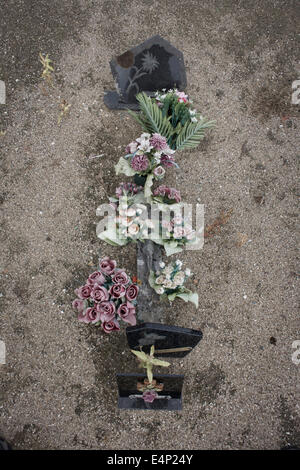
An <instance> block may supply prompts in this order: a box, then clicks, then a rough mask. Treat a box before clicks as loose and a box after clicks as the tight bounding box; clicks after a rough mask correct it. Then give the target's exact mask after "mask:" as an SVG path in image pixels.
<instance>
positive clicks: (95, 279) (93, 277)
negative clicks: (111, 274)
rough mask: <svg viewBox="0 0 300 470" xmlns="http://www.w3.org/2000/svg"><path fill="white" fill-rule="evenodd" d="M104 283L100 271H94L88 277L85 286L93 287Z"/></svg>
mask: <svg viewBox="0 0 300 470" xmlns="http://www.w3.org/2000/svg"><path fill="white" fill-rule="evenodd" d="M104 282H105V277H104V276H103V274H102V273H101V272H100V271H95V272H93V273H92V274H90V275H89V277H88V280H87V284H88V285H90V286H93V285H94V284H99V285H101V284H104Z"/></svg>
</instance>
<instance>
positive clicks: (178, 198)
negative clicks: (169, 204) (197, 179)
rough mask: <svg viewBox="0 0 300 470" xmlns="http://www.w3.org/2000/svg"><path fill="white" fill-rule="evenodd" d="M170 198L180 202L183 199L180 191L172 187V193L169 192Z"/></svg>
mask: <svg viewBox="0 0 300 470" xmlns="http://www.w3.org/2000/svg"><path fill="white" fill-rule="evenodd" d="M168 198H169V199H175V201H176V202H177V203H178V202H180V201H181V195H180V191H178V190H177V189H175V188H170V193H169V194H168Z"/></svg>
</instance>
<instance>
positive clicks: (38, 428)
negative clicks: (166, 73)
mask: <svg viewBox="0 0 300 470" xmlns="http://www.w3.org/2000/svg"><path fill="white" fill-rule="evenodd" d="M297 7H298V8H299V5H297V2H296V1H293V0H290V1H288V0H287V1H279V0H278V1H276V0H273V1H271V0H264V1H259V0H255V1H253V2H251V3H250V4H249V2H246V1H233V0H232V1H230V0H221V1H214V0H212V1H207V0H204V1H201V2H200V1H193V0H186V1H185V2H183V3H182V2H173V1H169V0H164V1H160V2H158V1H155V0H154V1H152V0H143V1H142V0H130V1H121V0H113V1H104V0H94V1H84V0H76V1H75V0H60V1H59V0H54V1H52V2H51V6H50V5H49V2H46V1H44V0H40V1H35V2H34V1H32V0H26V1H25V0H14V1H12V0H8V1H7V2H5V5H4V6H2V11H4V14H3V15H2V17H1V20H0V21H1V31H2V34H3V37H2V38H1V50H0V79H2V80H4V81H5V83H6V86H7V104H6V105H5V106H4V105H0V111H1V123H0V130H2V131H6V133H5V135H2V136H0V149H1V193H0V204H1V218H2V221H1V266H0V275H1V278H0V280H1V289H0V292H1V294H2V296H1V298H0V308H1V317H0V318H1V321H0V339H1V340H3V341H5V343H6V348H7V360H6V365H2V366H0V380H1V389H0V400H1V403H0V434H1V435H2V436H4V437H5V438H6V439H7V440H8V441H10V442H11V444H12V445H13V447H14V448H16V449H278V448H280V447H282V446H284V445H288V444H291V445H298V446H300V408H299V385H300V383H299V371H300V369H299V368H300V365H296V364H294V363H293V362H292V359H291V356H292V353H293V349H292V343H293V341H295V340H297V339H298V340H299V339H300V327H299V312H297V302H296V286H297V279H298V274H299V273H298V274H297V264H296V260H297V258H296V248H295V247H296V241H297V238H296V224H297V217H298V212H297V207H296V199H297V196H298V195H299V190H298V189H297V172H296V167H297V157H298V158H299V112H300V105H292V104H291V93H292V82H293V81H294V80H296V79H300V69H299V68H298V66H299V56H298V54H299V49H300V48H299V42H298V43H297V40H299V30H298V31H297V25H298V24H299V10H298V11H297ZM297 16H298V20H297ZM297 33H298V34H297ZM154 34H161V35H162V36H163V37H165V38H166V39H167V40H169V41H170V42H171V43H172V44H174V45H175V46H176V47H178V48H179V49H180V50H182V51H183V53H184V57H185V62H186V68H187V78H188V92H189V94H190V95H191V97H192V98H193V100H194V103H195V107H197V108H198V109H199V110H201V112H202V113H203V114H204V115H206V116H207V117H209V118H211V119H216V120H217V127H216V129H214V130H212V131H210V132H209V133H208V135H207V137H206V139H205V140H204V141H203V143H202V144H201V145H200V147H199V148H198V149H196V150H194V151H186V152H183V153H182V154H181V155H178V160H179V163H180V166H181V172H177V173H176V172H175V171H174V172H173V173H170V174H169V176H168V180H167V181H168V182H169V183H173V184H174V185H175V182H176V185H175V186H177V187H178V188H179V189H180V190H181V192H182V196H183V198H184V200H186V201H187V202H195V200H197V201H199V202H201V203H203V204H205V219H206V223H207V224H210V223H212V222H213V221H214V220H215V218H216V217H217V216H218V215H219V213H220V212H221V211H225V212H227V211H229V210H230V209H233V212H232V216H231V217H230V219H229V220H228V222H227V223H226V225H224V226H223V227H222V229H221V230H220V232H219V233H218V234H216V235H215V236H214V237H212V238H210V239H207V241H206V243H205V245H204V248H203V250H201V251H199V252H189V251H188V252H186V253H185V254H184V255H183V256H182V259H183V260H184V261H185V263H186V265H187V266H189V267H190V268H191V269H192V271H193V272H194V273H195V285H194V287H195V286H196V287H197V289H198V293H199V297H200V307H199V309H198V310H197V311H196V310H195V309H194V307H190V306H186V305H185V306H184V309H181V307H182V305H181V304H180V301H178V302H179V303H178V304H177V306H176V307H175V308H174V309H173V310H172V309H170V308H166V317H167V319H168V322H169V323H170V324H175V325H179V326H189V327H192V328H200V329H201V330H202V331H203V335H204V337H203V340H202V341H201V343H200V344H199V346H198V347H197V348H196V349H195V350H194V351H193V352H192V353H191V354H190V355H189V356H188V357H187V358H186V359H184V360H177V361H175V360H174V361H172V366H171V368H170V372H171V373H172V372H173V373H176V372H177V373H184V374H185V385H184V407H183V411H182V412H174V413H167V412H162V411H161V412H151V411H150V412H148V411H124V410H123V411H120V410H118V408H117V390H116V383H115V378H114V377H115V373H116V372H134V371H136V370H137V368H136V362H135V359H134V358H133V357H131V355H130V354H129V350H128V348H127V346H126V342H125V334H124V331H122V332H121V333H120V334H119V335H114V336H110V337H109V336H108V335H106V336H105V335H103V334H101V333H99V332H98V331H96V329H93V328H89V327H88V326H86V325H82V324H78V322H77V319H76V315H75V314H74V312H73V311H72V309H71V306H70V304H71V301H72V299H73V298H74V293H73V290H74V288H75V287H77V286H78V285H80V284H81V283H82V282H83V281H84V280H85V278H86V276H87V274H88V273H89V272H91V271H92V270H93V267H94V265H95V263H96V262H97V258H98V256H99V253H100V254H101V255H104V254H108V255H110V256H111V257H113V258H115V259H116V260H117V261H118V263H119V264H120V265H122V266H124V267H125V268H127V269H128V270H129V271H130V272H131V273H132V274H134V273H135V264H136V255H135V246H134V245H132V246H129V247H126V248H123V249H116V248H113V247H109V246H107V245H105V244H104V243H102V242H100V241H99V240H98V239H97V238H96V235H95V224H96V222H97V221H98V219H97V218H96V213H95V211H96V208H97V206H98V205H99V204H100V203H103V202H106V201H107V196H108V195H109V194H111V193H112V192H113V191H114V188H115V186H116V184H117V182H119V181H120V178H119V177H116V176H115V175H114V170H113V165H114V164H115V163H116V162H117V160H118V158H119V157H120V156H121V155H122V154H123V151H124V146H125V145H126V144H127V143H128V142H129V141H130V140H131V139H132V138H134V137H137V135H138V134H139V128H138V126H137V124H136V123H135V122H133V120H132V119H131V118H130V116H128V115H127V113H126V112H125V111H122V112H116V111H114V112H113V111H110V110H108V109H106V108H105V106H104V104H103V95H104V93H105V90H109V89H113V80H112V76H111V73H110V68H109V60H110V58H111V57H112V56H113V55H115V54H119V53H122V52H124V51H126V50H127V49H128V48H130V47H132V46H134V45H136V44H138V43H140V42H142V41H143V40H145V39H146V38H147V37H149V36H152V35H154ZM40 51H41V52H43V53H44V54H46V53H48V54H49V56H50V58H52V59H53V61H54V67H55V78H54V83H53V85H54V86H53V87H51V86H47V85H46V84H44V83H43V81H42V79H41V64H40V63H39V57H38V54H39V52H40ZM62 99H64V100H66V101H67V103H69V104H71V108H70V112H69V114H68V115H67V116H66V117H64V118H63V120H62V122H61V124H60V125H58V123H57V120H58V116H59V113H60V101H61V100H62ZM99 154H103V156H102V157H99V158H95V159H93V158H90V157H92V156H95V155H99ZM271 338H273V339H271ZM274 338H275V339H274Z"/></svg>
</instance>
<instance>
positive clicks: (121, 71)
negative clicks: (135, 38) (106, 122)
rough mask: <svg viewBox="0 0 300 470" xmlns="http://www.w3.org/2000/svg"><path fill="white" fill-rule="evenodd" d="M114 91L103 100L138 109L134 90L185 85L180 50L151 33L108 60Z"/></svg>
mask: <svg viewBox="0 0 300 470" xmlns="http://www.w3.org/2000/svg"><path fill="white" fill-rule="evenodd" d="M110 67H111V71H112V74H113V77H114V80H115V84H116V89H117V91H109V92H108V93H106V95H105V96H104V103H105V104H106V106H108V108H110V109H138V103H137V101H136V98H135V96H136V94H137V93H140V92H142V91H144V92H145V93H147V94H148V95H151V94H153V92H155V91H157V90H163V89H166V90H168V89H170V88H177V89H179V90H184V89H185V87H186V84H187V83H186V73H185V66H184V60H183V54H182V52H180V51H179V50H178V49H176V48H175V47H174V46H172V45H171V44H170V43H169V42H168V41H166V40H165V39H163V38H162V37H161V36H159V35H157V36H153V37H151V38H149V39H147V40H146V41H145V42H143V43H142V44H140V45H139V46H136V47H134V48H132V49H130V50H128V51H126V52H125V53H124V54H122V55H119V56H118V57H116V58H114V59H113V60H111V62H110Z"/></svg>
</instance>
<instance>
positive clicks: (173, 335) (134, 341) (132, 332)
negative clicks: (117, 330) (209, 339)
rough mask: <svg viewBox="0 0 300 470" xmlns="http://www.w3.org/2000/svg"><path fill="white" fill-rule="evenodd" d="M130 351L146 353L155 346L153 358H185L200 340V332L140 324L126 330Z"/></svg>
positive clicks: (155, 324) (168, 326) (176, 327)
mask: <svg viewBox="0 0 300 470" xmlns="http://www.w3.org/2000/svg"><path fill="white" fill-rule="evenodd" d="M126 334H127V341H128V345H129V347H130V349H135V350H139V349H140V347H142V348H143V351H144V352H146V353H148V352H149V351H150V348H151V346H152V345H154V346H155V356H161V357H185V356H186V355H187V354H189V353H190V352H191V351H192V349H193V348H194V347H195V346H197V344H198V343H199V341H200V340H201V339H202V332H201V331H198V330H192V329H191V328H181V327H178V326H170V325H164V324H162V323H142V324H140V325H136V326H129V327H127V328H126Z"/></svg>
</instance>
